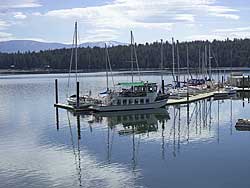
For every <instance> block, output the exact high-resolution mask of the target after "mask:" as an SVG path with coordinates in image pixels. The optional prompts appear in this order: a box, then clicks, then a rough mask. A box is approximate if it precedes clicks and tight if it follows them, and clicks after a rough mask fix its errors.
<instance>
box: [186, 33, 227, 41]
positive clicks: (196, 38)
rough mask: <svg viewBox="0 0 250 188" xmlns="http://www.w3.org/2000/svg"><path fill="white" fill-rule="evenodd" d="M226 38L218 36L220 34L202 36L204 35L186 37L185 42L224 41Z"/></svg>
mask: <svg viewBox="0 0 250 188" xmlns="http://www.w3.org/2000/svg"><path fill="white" fill-rule="evenodd" d="M226 38H227V37H226V36H223V35H220V34H204V35H190V36H188V37H186V40H188V41H194V40H202V41H205V40H209V41H213V40H214V39H217V40H225V39H226Z"/></svg>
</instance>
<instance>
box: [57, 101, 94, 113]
mask: <svg viewBox="0 0 250 188" xmlns="http://www.w3.org/2000/svg"><path fill="white" fill-rule="evenodd" d="M54 107H56V108H62V109H66V110H70V111H73V112H86V111H92V109H90V108H76V107H74V106H71V105H68V104H63V103H56V104H54Z"/></svg>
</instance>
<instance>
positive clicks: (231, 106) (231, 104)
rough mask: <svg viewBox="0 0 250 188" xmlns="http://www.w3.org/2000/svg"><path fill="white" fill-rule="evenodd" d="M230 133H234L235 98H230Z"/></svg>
mask: <svg viewBox="0 0 250 188" xmlns="http://www.w3.org/2000/svg"><path fill="white" fill-rule="evenodd" d="M230 120H231V122H230V134H231V135H232V134H233V100H232V98H231V100H230Z"/></svg>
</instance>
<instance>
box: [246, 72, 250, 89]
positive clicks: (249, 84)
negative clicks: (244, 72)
mask: <svg viewBox="0 0 250 188" xmlns="http://www.w3.org/2000/svg"><path fill="white" fill-rule="evenodd" d="M249 81H250V77H249V75H248V76H247V85H248V89H249V87H250V83H249Z"/></svg>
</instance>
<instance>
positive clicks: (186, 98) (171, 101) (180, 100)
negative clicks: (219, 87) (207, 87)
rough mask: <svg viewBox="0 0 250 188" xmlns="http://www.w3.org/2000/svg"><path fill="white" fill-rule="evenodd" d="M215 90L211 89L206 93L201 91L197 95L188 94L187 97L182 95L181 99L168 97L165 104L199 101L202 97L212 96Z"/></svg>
mask: <svg viewBox="0 0 250 188" xmlns="http://www.w3.org/2000/svg"><path fill="white" fill-rule="evenodd" d="M215 92H216V91H212V92H208V93H201V94H198V95H194V96H189V98H188V97H184V98H182V99H168V102H167V105H176V104H186V103H190V102H195V101H199V100H202V99H207V98H211V97H213V96H214V93H215Z"/></svg>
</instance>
